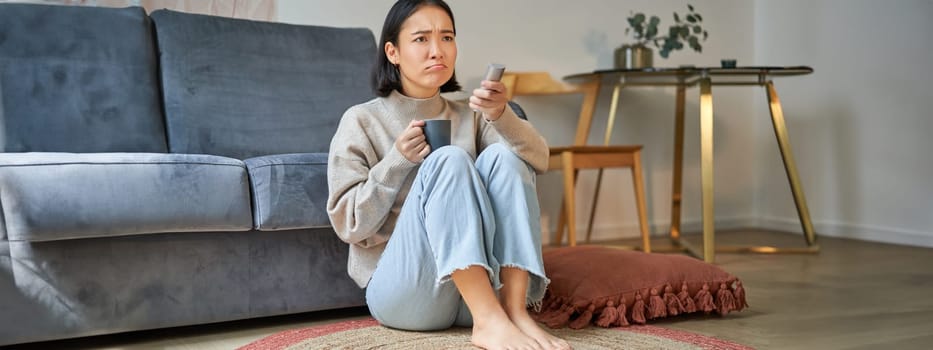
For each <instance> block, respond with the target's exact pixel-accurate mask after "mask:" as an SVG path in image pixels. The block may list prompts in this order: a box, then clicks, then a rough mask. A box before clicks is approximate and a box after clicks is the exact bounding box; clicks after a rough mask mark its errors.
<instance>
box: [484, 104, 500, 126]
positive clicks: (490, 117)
mask: <svg viewBox="0 0 933 350" xmlns="http://www.w3.org/2000/svg"><path fill="white" fill-rule="evenodd" d="M503 113H505V105H502V108H499V110H498V111H496V113H495V116H494V117H493V116H492V115H490V114H486V113H483V119H486V121H487V122H494V121H496V120H499V118H501V117H502V114H503Z"/></svg>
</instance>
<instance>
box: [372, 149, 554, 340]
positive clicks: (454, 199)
mask: <svg viewBox="0 0 933 350" xmlns="http://www.w3.org/2000/svg"><path fill="white" fill-rule="evenodd" d="M540 216H541V210H540V208H539V206H538V197H537V193H536V192H535V174H534V170H533V169H532V168H531V166H529V165H528V164H526V163H525V162H524V161H522V159H521V158H519V157H518V156H517V155H515V154H514V153H512V151H510V150H509V149H508V148H506V147H505V146H504V145H501V144H494V145H491V146H489V147H487V148H486V149H485V150H484V151H483V153H482V154H480V155H479V157H477V160H476V164H473V160H472V158H471V157H470V155H469V154H467V153H466V152H465V151H464V150H463V149H460V148H458V147H455V146H447V147H441V148H439V149H437V150H435V151H433V152H432V153H431V154H430V156H428V158H427V159H425V161H424V162H423V163H422V164H421V168H420V169H419V170H418V174H417V176H416V178H415V180H414V183H413V184H412V186H411V191H410V192H409V193H408V197H407V198H406V199H405V204H404V205H403V206H402V211H401V213H400V214H399V219H398V221H397V223H396V226H395V230H394V231H393V233H392V237H391V238H390V239H389V242H388V243H387V246H386V249H385V252H383V254H382V257H381V258H380V260H379V263H378V264H377V266H376V271H375V272H374V273H373V277H372V279H371V280H370V281H369V285H368V287H367V289H366V302H367V304H368V305H369V310H370V312H371V313H372V315H373V317H374V318H376V320H378V321H379V323H381V324H383V325H385V326H388V327H392V328H398V329H405V330H413V331H427V330H439V329H446V328H449V327H451V326H453V325H458V326H465V327H469V326H472V324H473V318H472V316H471V315H470V311H469V309H467V307H466V304H465V303H464V302H463V300H462V298H461V296H460V293H459V292H458V290H457V287H456V286H455V285H454V283H453V281H451V279H450V276H451V274H452V273H453V272H454V271H456V270H462V269H465V268H468V267H470V266H482V267H483V268H485V269H486V271H487V272H488V273H489V281H490V284H491V285H492V287H493V288H494V289H495V290H498V289H499V288H500V287H501V283H500V281H499V269H500V268H501V267H514V268H519V269H522V270H525V271H528V273H529V284H528V292H527V296H526V300H527V302H528V304H529V305H535V304H539V303H540V302H541V299H542V298H543V297H544V290H545V288H546V287H547V284H548V282H549V281H548V279H547V277H545V275H544V263H543V260H542V258H541V226H540V219H539V218H540Z"/></svg>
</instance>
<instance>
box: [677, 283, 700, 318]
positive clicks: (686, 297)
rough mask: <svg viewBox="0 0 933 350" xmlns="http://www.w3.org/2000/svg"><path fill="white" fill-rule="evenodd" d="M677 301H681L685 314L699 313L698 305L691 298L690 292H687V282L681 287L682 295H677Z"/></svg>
mask: <svg viewBox="0 0 933 350" xmlns="http://www.w3.org/2000/svg"><path fill="white" fill-rule="evenodd" d="M677 299H680V305H683V307H684V312H686V313H693V312H697V305H696V304H695V303H694V302H693V299H691V298H690V292H688V291H687V282H684V284H683V285H681V286H680V293H677Z"/></svg>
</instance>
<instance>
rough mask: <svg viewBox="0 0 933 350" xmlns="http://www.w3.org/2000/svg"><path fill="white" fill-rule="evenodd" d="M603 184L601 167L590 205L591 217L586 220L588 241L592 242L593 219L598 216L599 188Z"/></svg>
mask: <svg viewBox="0 0 933 350" xmlns="http://www.w3.org/2000/svg"><path fill="white" fill-rule="evenodd" d="M602 184H603V168H599V172H598V173H597V175H596V191H594V192H593V204H592V205H590V219H589V220H588V221H587V222H586V243H587V244H589V243H590V237H592V236H593V219H595V218H596V205H597V204H599V189H600V186H602Z"/></svg>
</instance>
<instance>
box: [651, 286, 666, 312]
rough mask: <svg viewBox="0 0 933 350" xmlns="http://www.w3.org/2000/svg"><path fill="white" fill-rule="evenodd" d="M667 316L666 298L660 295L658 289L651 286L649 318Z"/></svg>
mask: <svg viewBox="0 0 933 350" xmlns="http://www.w3.org/2000/svg"><path fill="white" fill-rule="evenodd" d="M659 317H667V305H665V304H664V299H662V298H661V296H660V295H658V290H657V289H655V288H651V296H649V297H648V318H652V319H654V318H659Z"/></svg>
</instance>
